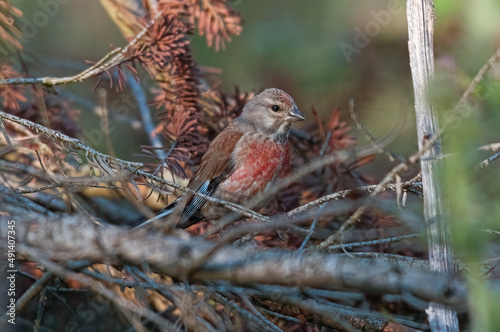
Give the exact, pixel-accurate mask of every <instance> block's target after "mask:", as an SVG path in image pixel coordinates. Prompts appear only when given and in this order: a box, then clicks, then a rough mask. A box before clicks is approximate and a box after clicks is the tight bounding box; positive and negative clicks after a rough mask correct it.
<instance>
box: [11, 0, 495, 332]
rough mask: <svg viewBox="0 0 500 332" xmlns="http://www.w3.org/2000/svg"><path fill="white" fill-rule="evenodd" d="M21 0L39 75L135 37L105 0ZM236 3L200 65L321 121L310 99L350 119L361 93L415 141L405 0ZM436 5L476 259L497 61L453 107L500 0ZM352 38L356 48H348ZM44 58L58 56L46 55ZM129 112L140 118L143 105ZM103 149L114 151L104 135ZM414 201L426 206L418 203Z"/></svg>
mask: <svg viewBox="0 0 500 332" xmlns="http://www.w3.org/2000/svg"><path fill="white" fill-rule="evenodd" d="M54 1H56V0H54ZM54 1H52V3H53V2H54ZM12 2H13V4H14V5H16V6H18V7H19V8H20V9H22V11H23V12H24V18H23V19H21V22H23V20H24V22H26V21H28V23H29V22H35V21H36V22H38V23H40V24H39V25H40V27H36V29H35V30H36V31H34V32H33V36H32V37H31V38H28V39H27V41H26V42H25V43H24V47H25V50H24V51H25V56H24V57H23V59H24V60H25V61H26V64H27V67H28V69H29V70H30V74H31V76H49V75H51V76H62V75H72V74H74V73H76V72H77V71H78V69H75V68H71V65H69V64H68V63H66V62H65V61H76V62H79V63H81V64H84V61H85V60H91V61H97V60H99V59H100V58H101V57H102V56H103V55H104V54H106V53H107V52H108V51H110V49H111V48H110V45H115V46H122V45H124V44H125V43H126V41H125V40H124V38H123V37H122V36H121V34H120V32H119V31H118V29H117V28H116V27H115V25H114V24H113V22H112V21H111V20H110V19H109V18H108V16H107V14H106V13H105V11H104V10H103V9H102V7H101V5H100V3H99V1H97V0H94V1H88V0H65V1H62V2H66V4H59V5H58V7H57V10H55V9H54V7H53V8H52V9H53V11H52V14H53V15H52V14H51V16H53V17H50V19H49V20H47V22H46V23H45V24H41V23H43V21H37V20H41V19H42V18H43V17H42V16H40V14H39V13H40V11H44V10H45V9H44V8H45V7H44V5H43V4H46V3H49V2H51V1H50V0H41V1H31V0H13V1H12ZM56 2H57V1H56ZM57 3H59V2H57ZM232 4H233V6H234V7H235V9H236V10H237V11H239V12H241V14H242V16H243V18H244V25H243V32H242V33H241V35H240V36H239V37H235V38H233V41H232V42H231V43H227V44H226V49H225V50H223V51H219V52H216V51H214V50H213V49H208V48H207V46H206V41H205V40H204V38H202V37H199V36H193V41H192V49H193V52H194V56H195V58H196V59H197V61H198V63H199V64H200V65H202V66H209V67H216V68H220V69H221V70H222V73H221V74H220V75H219V76H217V77H216V78H215V79H216V80H220V82H221V86H222V89H223V90H225V91H226V92H231V91H233V90H234V87H235V86H239V87H240V89H241V90H242V91H259V90H261V89H263V88H266V87H279V88H282V89H285V90H286V91H288V92H289V93H290V94H291V95H292V96H293V97H294V98H295V100H296V102H297V105H298V106H299V108H300V109H301V110H302V111H303V112H304V114H306V116H308V121H313V117H312V114H311V107H312V106H314V107H315V109H316V110H317V111H318V112H319V113H320V114H321V116H322V117H323V119H325V120H327V119H328V117H329V114H330V112H331V110H332V109H334V108H335V107H337V106H340V107H341V109H342V112H343V113H342V114H343V115H342V116H343V118H344V119H346V120H348V121H350V120H349V113H348V100H349V99H350V98H354V99H355V101H356V109H357V111H358V112H359V114H360V119H361V121H362V122H363V123H364V124H365V126H366V127H367V128H368V129H369V130H370V131H371V132H372V134H373V135H374V136H375V137H379V138H380V137H383V136H384V135H387V134H388V133H390V132H391V131H393V130H394V129H395V126H396V125H397V123H398V118H399V117H400V116H401V115H402V114H403V115H406V123H405V128H404V130H403V132H402V133H401V134H400V135H399V136H398V138H397V139H396V140H395V141H394V142H392V143H391V144H390V145H389V147H388V148H389V149H390V150H391V151H392V152H394V153H396V154H401V155H402V156H409V155H410V154H411V153H413V152H415V151H416V148H417V144H416V131H415V120H414V118H415V116H414V110H413V107H412V105H413V89H412V81H411V75H410V68H409V64H408V48H407V39H408V37H407V25H406V13H405V10H404V8H405V4H406V3H405V1H398V0H384V1H382V0H359V1H340V0H336V1H335V0H316V1H308V2H306V1H300V0H272V1H269V0H252V1H250V0H235V1H233V2H232ZM435 6H436V16H437V17H436V31H435V36H434V44H435V63H436V82H434V84H433V85H432V89H431V90H432V91H431V92H432V97H433V100H434V103H435V106H436V110H437V111H438V113H439V115H440V117H441V122H442V123H450V126H451V127H450V129H449V130H448V132H447V133H446V135H445V137H444V138H445V139H444V144H443V145H444V152H445V153H452V154H453V156H452V157H451V159H448V160H450V162H445V167H444V170H443V176H442V178H443V181H444V189H445V192H446V194H447V199H448V202H449V203H450V204H449V208H450V210H451V216H452V225H453V230H454V239H455V248H456V249H455V250H456V252H457V254H458V257H460V258H463V259H465V260H470V261H475V262H477V260H478V259H480V258H481V257H484V256H485V255H486V256H487V253H488V252H489V253H495V252H498V250H499V246H498V245H496V247H495V245H494V243H495V241H496V243H498V235H492V233H486V232H481V231H480V230H481V229H496V230H497V231H500V229H498V227H499V226H498V225H500V218H499V216H500V208H499V206H500V205H499V204H498V200H499V198H500V181H498V166H497V165H498V161H497V162H496V163H493V164H492V166H490V167H489V168H487V169H485V170H481V171H474V168H475V166H476V165H477V164H478V163H479V162H480V161H481V160H482V159H484V158H486V157H487V156H488V155H491V154H492V153H485V152H484V151H483V152H479V151H478V150H477V147H479V146H481V145H484V144H488V143H494V142H499V141H500V135H499V130H498V128H499V127H500V112H499V111H498V110H499V109H500V89H499V83H498V82H499V81H500V68H499V66H495V67H494V68H492V70H490V72H489V73H488V74H487V75H486V78H485V80H484V81H483V82H482V83H481V84H480V86H479V87H478V89H477V92H478V94H479V98H475V99H474V101H475V102H474V103H473V106H472V107H471V108H470V109H468V110H467V112H465V113H463V114H461V115H456V114H455V113H453V112H452V108H453V106H454V105H455V103H456V102H457V101H458V100H459V98H460V96H461V95H462V93H463V92H464V91H465V89H466V88H467V86H468V84H469V83H470V81H471V79H472V78H473V77H474V75H475V74H476V73H477V71H478V70H479V68H481V66H483V64H484V63H485V62H486V60H487V59H488V58H489V57H490V55H491V54H492V53H494V51H495V50H496V48H497V47H498V46H499V45H500V25H499V24H498V17H500V15H499V14H500V1H498V0H475V1H465V0H457V1H443V0H436V1H435ZM37 15H38V16H37ZM28 23H26V24H28ZM363 35H364V37H363ZM347 49H349V50H350V51H351V52H352V53H350V54H349V55H348V56H346V50H347ZM40 59H58V60H57V61H56V62H55V63H54V62H52V63H51V64H50V65H40V61H39V60H40ZM96 82H97V79H92V80H89V81H88V82H83V83H80V84H73V85H70V86H68V87H66V88H67V89H68V90H69V91H70V92H72V93H73V94H74V95H75V96H78V98H82V99H83V100H86V101H88V102H90V104H92V103H93V104H98V98H97V94H96V93H95V92H93V91H92V88H93V86H94V85H95V83H96ZM101 86H102V87H107V85H106V84H102V85H101ZM108 90H109V95H110V97H109V98H110V100H113V99H116V98H120V97H119V95H118V94H117V93H116V92H114V89H108ZM85 105H86V106H85ZM78 107H80V108H81V111H82V113H81V115H82V116H81V119H82V125H83V126H84V128H85V130H87V131H88V130H92V128H95V127H97V126H98V121H99V119H98V117H97V116H95V115H94V114H92V113H91V109H90V108H91V107H89V105H88V103H87V104H85V103H80V104H79V106H78ZM129 115H130V116H132V117H136V118H138V114H137V111H136V110H135V109H134V107H131V111H130V114H129ZM352 133H353V134H354V135H355V136H357V137H358V138H359V144H367V142H366V139H365V137H364V134H363V133H362V132H359V131H356V129H355V128H353V131H352ZM112 136H113V140H114V146H115V149H116V151H117V153H118V156H120V157H122V158H125V159H128V160H134V159H135V157H133V154H134V153H137V152H139V151H140V149H139V145H140V144H148V141H147V138H146V137H145V135H144V133H143V132H142V131H140V130H131V129H130V127H129V126H128V125H126V124H123V123H117V124H116V130H115V131H114V132H113V135H112ZM96 148H98V149H100V150H101V151H103V152H106V146H105V145H104V144H102V145H101V146H96ZM393 166H394V163H390V162H389V161H388V160H387V158H386V157H384V156H378V157H377V159H376V161H375V162H374V163H372V164H369V165H367V166H364V167H363V172H364V173H365V174H368V175H370V176H372V177H374V178H380V177H382V176H383V175H384V174H386V172H387V171H388V170H390V169H391V168H392V167H393ZM411 172H413V174H414V173H415V169H414V170H412V171H411ZM411 172H410V173H411ZM417 209H419V211H421V207H418V208H417ZM478 230H479V231H478ZM474 271H475V272H474ZM480 280H481V274H480V273H479V272H477V269H473V273H472V274H471V285H472V286H473V287H472V291H473V292H475V295H476V299H477V301H476V302H475V303H474V306H475V307H474V308H473V309H474V312H475V313H477V315H476V316H475V318H474V319H473V321H475V323H474V324H475V327H476V330H477V331H488V330H490V331H494V330H495V328H496V327H498V326H500V322H499V321H498V319H500V318H499V316H498V315H495V313H494V310H493V309H492V308H498V306H499V305H500V300H499V296H498V293H490V292H489V290H488V287H487V284H484V283H481V282H480ZM495 320H496V321H495Z"/></svg>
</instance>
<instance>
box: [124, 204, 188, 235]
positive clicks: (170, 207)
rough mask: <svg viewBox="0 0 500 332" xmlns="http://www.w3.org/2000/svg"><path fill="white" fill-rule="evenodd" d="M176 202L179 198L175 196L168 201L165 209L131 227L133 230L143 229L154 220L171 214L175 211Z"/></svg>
mask: <svg viewBox="0 0 500 332" xmlns="http://www.w3.org/2000/svg"><path fill="white" fill-rule="evenodd" d="M178 202H179V198H177V199H176V200H175V201H173V202H172V203H170V204H169V205H168V206H167V207H166V208H165V209H163V211H161V212H160V213H159V214H157V215H156V216H154V217H153V218H151V219H148V220H146V221H144V222H143V223H142V224H139V225H137V226H135V227H134V228H133V230H137V229H143V228H144V227H146V226H148V225H151V224H152V223H153V222H155V221H156V220H159V219H162V218H166V217H168V216H169V215H171V214H172V213H173V212H174V211H175V207H176V206H177V204H178Z"/></svg>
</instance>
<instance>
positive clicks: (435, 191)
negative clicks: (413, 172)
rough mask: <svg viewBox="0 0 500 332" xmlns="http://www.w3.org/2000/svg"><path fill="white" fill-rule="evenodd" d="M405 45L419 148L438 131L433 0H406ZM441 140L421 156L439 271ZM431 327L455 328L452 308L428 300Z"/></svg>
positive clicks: (442, 242)
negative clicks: (431, 92)
mask: <svg viewBox="0 0 500 332" xmlns="http://www.w3.org/2000/svg"><path fill="white" fill-rule="evenodd" d="M407 18H408V35H409V42H408V47H409V51H410V67H411V72H412V77H413V89H414V93H415V114H416V120H417V134H418V145H419V149H421V150H422V149H424V148H425V147H426V145H427V142H428V141H429V140H430V139H432V138H433V137H434V136H435V135H437V134H438V132H439V124H438V119H437V116H436V112H435V111H434V109H433V107H432V104H431V102H430V100H429V96H428V93H427V92H428V88H429V82H430V81H431V80H432V77H433V75H434V50H433V32H434V19H435V12H434V3H433V1H432V0H408V3H407ZM440 157H441V142H440V140H439V139H437V140H436V141H435V142H434V143H433V145H432V147H430V148H429V149H427V151H426V152H425V154H424V155H423V156H422V158H421V167H422V185H423V192H424V217H425V221H426V224H427V234H428V247H429V264H430V267H431V269H433V270H436V271H440V272H448V273H449V272H452V271H453V261H454V258H453V249H452V245H451V237H450V229H449V225H448V220H447V219H446V216H445V207H444V202H443V196H442V193H441V188H440V186H439V183H438V174H439V168H440V167H441V161H440ZM426 312H427V314H428V318H429V323H430V325H431V328H432V331H458V330H459V327H458V319H457V315H456V312H455V311H452V310H449V309H446V308H444V307H443V306H441V305H439V304H437V303H431V304H430V306H429V308H428V309H427V310H426Z"/></svg>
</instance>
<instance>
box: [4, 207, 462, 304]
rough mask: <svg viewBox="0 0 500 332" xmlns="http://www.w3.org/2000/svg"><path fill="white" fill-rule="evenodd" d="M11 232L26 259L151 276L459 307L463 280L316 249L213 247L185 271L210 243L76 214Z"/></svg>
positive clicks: (26, 221) (22, 224)
mask: <svg viewBox="0 0 500 332" xmlns="http://www.w3.org/2000/svg"><path fill="white" fill-rule="evenodd" d="M12 218H15V216H14V217H10V219H12ZM7 229H8V228H7V218H6V217H1V218H0V238H2V239H5V238H6V236H7V233H6V230H7ZM16 232H17V254H18V255H20V256H23V255H27V256H28V257H29V256H30V254H31V253H33V252H37V253H40V255H43V256H44V257H46V258H47V259H51V260H52V261H58V262H60V264H62V263H64V262H70V261H80V260H83V261H88V262H93V263H108V264H112V265H121V264H128V265H135V266H139V267H143V266H149V268H150V269H151V270H152V271H153V272H158V273H163V274H166V275H168V276H170V277H173V278H175V279H180V280H191V281H192V282H209V281H230V282H232V283H236V284H239V285H253V284H256V283H259V284H274V285H283V286H297V287H302V288H303V287H313V288H323V289H355V290H358V291H361V292H364V293H365V294H370V295H384V294H397V295H404V294H411V295H412V296H414V297H416V298H419V299H421V300H424V301H435V302H439V303H443V304H449V305H461V304H463V303H464V301H465V298H466V290H465V285H464V283H463V282H462V281H460V280H458V278H455V277H452V276H451V275H447V274H444V273H438V272H432V271H420V270H416V269H405V268H401V267H396V266H395V265H392V264H388V263H385V262H376V261H371V260H367V259H352V258H349V257H341V256H335V255H326V254H323V253H319V252H315V253H307V252H286V251H281V250H268V251H264V252H263V251H259V250H256V249H253V248H250V247H237V248H235V247H234V246H228V247H223V248H221V249H219V250H218V251H217V252H216V253H214V254H213V256H211V257H210V258H209V259H208V260H206V261H205V262H204V264H202V265H201V266H199V268H198V269H197V270H195V271H192V273H191V274H188V273H189V271H191V266H192V264H193V263H197V262H198V260H199V258H200V257H202V256H203V255H205V253H206V252H207V251H209V250H210V249H211V248H212V246H213V243H210V242H208V241H203V240H199V239H197V238H191V239H181V238H176V237H172V236H163V235H160V234H149V233H146V232H142V231H140V232H130V231H127V230H124V229H122V228H118V227H114V226H109V227H94V226H93V225H92V223H91V222H90V221H88V220H86V219H84V218H83V217H82V216H78V215H74V216H61V217H59V218H54V217H51V218H44V217H42V218H41V217H40V216H39V215H28V216H23V219H20V218H19V219H18V220H17V223H16ZM48 239H50V240H48ZM55 272H56V273H57V271H55ZM380 276H384V277H383V278H381V277H380Z"/></svg>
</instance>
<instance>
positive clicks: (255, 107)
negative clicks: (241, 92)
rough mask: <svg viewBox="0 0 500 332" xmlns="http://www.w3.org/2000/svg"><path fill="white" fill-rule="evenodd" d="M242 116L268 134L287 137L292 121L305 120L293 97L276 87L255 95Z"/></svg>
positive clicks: (244, 119)
mask: <svg viewBox="0 0 500 332" xmlns="http://www.w3.org/2000/svg"><path fill="white" fill-rule="evenodd" d="M241 118H242V120H243V121H245V122H249V123H251V124H252V125H253V126H254V127H255V128H256V129H257V130H258V131H260V132H262V133H264V134H266V135H271V136H272V137H275V138H285V139H286V138H287V136H288V132H289V130H290V125H291V123H292V122H295V121H302V120H305V117H304V115H303V114H302V113H301V112H300V111H299V109H298V108H297V105H295V101H294V100H293V99H292V97H290V95H289V94H288V93H286V92H285V91H283V90H280V89H275V88H272V89H266V90H264V91H262V92H261V93H259V94H258V95H256V96H255V97H253V98H252V99H251V100H250V101H249V102H248V103H247V104H246V105H245V107H244V108H243V112H242V113H241Z"/></svg>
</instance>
